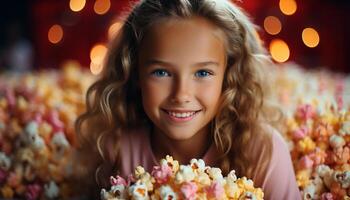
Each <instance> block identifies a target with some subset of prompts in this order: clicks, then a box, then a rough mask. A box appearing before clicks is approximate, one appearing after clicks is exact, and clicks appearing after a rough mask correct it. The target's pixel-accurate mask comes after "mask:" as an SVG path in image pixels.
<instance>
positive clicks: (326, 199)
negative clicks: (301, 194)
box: [321, 192, 334, 200]
mask: <svg viewBox="0 0 350 200" xmlns="http://www.w3.org/2000/svg"><path fill="white" fill-rule="evenodd" d="M321 200H334V196H333V194H332V193H330V192H325V193H323V194H322V195H321Z"/></svg>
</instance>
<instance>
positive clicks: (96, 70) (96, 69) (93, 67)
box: [90, 62, 103, 75]
mask: <svg viewBox="0 0 350 200" xmlns="http://www.w3.org/2000/svg"><path fill="white" fill-rule="evenodd" d="M102 69H103V67H102V64H95V63H93V62H91V63H90V71H91V73H92V74H93V75H99V74H100V73H101V72H102Z"/></svg>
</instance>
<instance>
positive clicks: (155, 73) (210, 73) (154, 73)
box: [151, 69, 214, 78]
mask: <svg viewBox="0 0 350 200" xmlns="http://www.w3.org/2000/svg"><path fill="white" fill-rule="evenodd" d="M203 72H204V73H205V74H206V76H197V77H199V78H204V77H208V76H212V75H213V74H214V73H213V72H211V71H209V70H203V69H201V70H198V71H197V72H196V73H195V74H198V73H203ZM159 73H162V75H161V74H159ZM164 73H166V74H167V75H165V76H170V74H169V72H167V71H166V70H164V69H156V70H153V71H152V72H151V74H152V75H154V76H156V77H164Z"/></svg>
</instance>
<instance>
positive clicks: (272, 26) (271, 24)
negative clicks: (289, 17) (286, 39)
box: [264, 16, 282, 35]
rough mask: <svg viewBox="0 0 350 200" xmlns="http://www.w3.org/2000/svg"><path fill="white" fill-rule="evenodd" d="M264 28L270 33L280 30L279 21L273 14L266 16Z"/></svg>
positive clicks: (273, 33)
mask: <svg viewBox="0 0 350 200" xmlns="http://www.w3.org/2000/svg"><path fill="white" fill-rule="evenodd" d="M264 29H265V31H266V32H267V33H269V34H270V35H277V34H278V33H279V32H281V29H282V25H281V21H280V20H279V19H278V18H277V17H275V16H268V17H266V18H265V20H264Z"/></svg>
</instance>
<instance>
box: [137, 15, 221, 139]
mask: <svg viewBox="0 0 350 200" xmlns="http://www.w3.org/2000/svg"><path fill="white" fill-rule="evenodd" d="M139 52H140V53H139V77H140V82H139V84H140V85H139V86H140V88H141V93H142V103H143V108H144V110H145V112H146V114H147V115H148V117H149V118H150V119H151V120H152V122H153V123H154V125H155V128H156V131H159V132H161V133H163V134H165V135H166V136H167V137H168V138H170V139H173V140H187V139H190V138H191V137H192V136H194V135H195V134H197V133H208V131H209V122H210V121H211V120H212V119H213V118H214V117H215V115H216V112H217V109H218V104H219V98H220V95H221V90H222V83H223V78H224V73H225V69H226V51H225V43H224V36H223V33H222V32H221V31H220V30H219V29H218V28H217V27H216V26H215V25H214V24H212V23H210V22H209V21H207V20H206V19H204V18H201V17H193V18H190V19H170V20H167V21H162V22H160V23H157V24H155V25H153V26H152V27H151V28H150V29H149V30H148V31H147V34H146V35H145V38H144V40H143V42H142V44H141V48H140V51H139Z"/></svg>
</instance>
